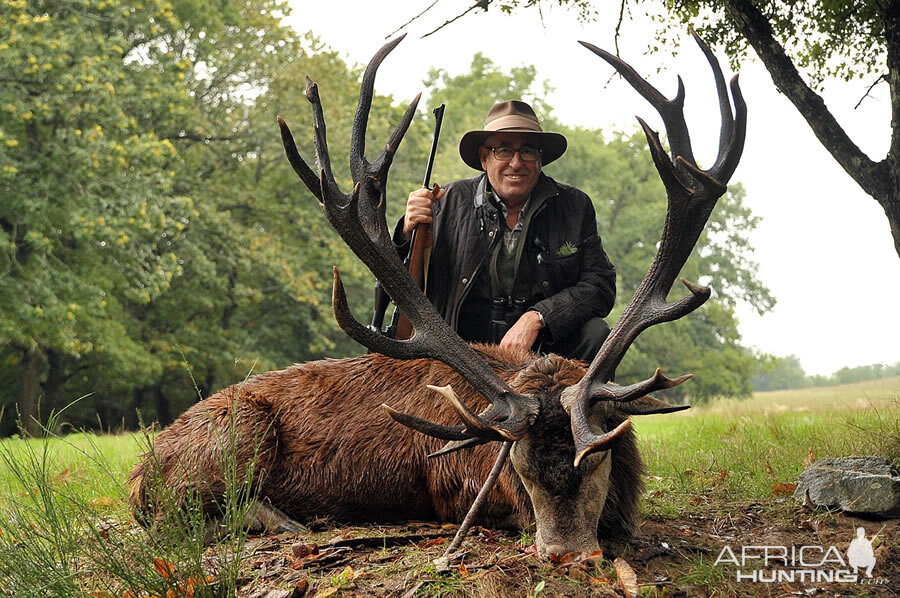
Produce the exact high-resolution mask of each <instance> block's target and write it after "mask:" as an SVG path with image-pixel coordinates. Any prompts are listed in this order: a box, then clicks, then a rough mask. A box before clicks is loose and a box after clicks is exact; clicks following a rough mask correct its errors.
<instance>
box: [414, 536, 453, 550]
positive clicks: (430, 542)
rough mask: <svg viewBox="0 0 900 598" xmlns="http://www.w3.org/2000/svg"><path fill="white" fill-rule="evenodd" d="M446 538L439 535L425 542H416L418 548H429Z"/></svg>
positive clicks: (441, 542)
mask: <svg viewBox="0 0 900 598" xmlns="http://www.w3.org/2000/svg"><path fill="white" fill-rule="evenodd" d="M446 539H447V538H444V537H440V538H434V539H433V540H427V541H425V542H419V543H418V544H416V546H418V547H419V548H431V547H432V546H437V545H438V544H443V543H444V541H445V540H446Z"/></svg>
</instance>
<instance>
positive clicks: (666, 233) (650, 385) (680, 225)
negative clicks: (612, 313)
mask: <svg viewBox="0 0 900 598" xmlns="http://www.w3.org/2000/svg"><path fill="white" fill-rule="evenodd" d="M692 33H693V32H692ZM693 35H694V37H695V39H697V41H698V43H699V44H700V48H701V50H702V51H703V52H704V54H705V55H706V57H707V60H708V62H709V63H710V66H711V67H712V69H713V75H714V77H715V80H716V90H717V94H718V96H719V106H720V112H721V114H722V128H721V133H720V136H719V155H718V158H717V160H716V164H715V165H714V166H713V168H711V169H709V170H706V171H704V170H701V169H700V168H698V167H697V165H696V163H695V162H694V159H693V157H692V156H691V155H690V140H689V137H688V134H687V128H686V125H685V122H684V114H683V110H682V108H683V102H682V100H683V98H684V92H683V88H682V86H681V79H680V78H679V93H678V96H677V97H676V98H675V100H672V101H668V100H665V98H663V97H662V96H661V94H659V92H658V91H657V90H656V89H655V88H654V87H653V86H651V85H650V84H649V83H647V82H646V81H644V80H642V79H641V78H640V77H639V76H638V75H637V73H636V72H635V71H634V69H632V68H631V67H630V66H629V65H628V64H626V63H625V62H623V61H622V60H620V59H619V58H617V57H615V56H612V55H611V54H609V53H608V52H604V51H603V50H600V49H599V48H596V47H594V46H591V45H590V44H585V43H584V42H582V45H584V46H585V47H587V48H588V49H589V50H591V51H592V52H594V53H595V54H597V55H598V56H600V57H601V58H603V59H604V60H606V61H607V62H609V63H610V64H612V66H613V67H615V68H616V70H617V71H619V73H621V74H622V76H623V77H624V78H625V79H626V80H627V81H628V82H629V83H630V84H631V85H632V87H634V88H635V89H636V90H637V91H638V93H640V94H641V95H642V96H644V97H645V98H646V99H647V100H648V101H649V102H650V103H651V104H652V105H653V106H654V107H655V108H656V109H657V110H658V111H659V113H660V115H661V116H662V117H663V122H664V123H665V126H666V131H667V132H668V134H669V140H670V142H671V144H672V154H673V155H674V156H675V159H674V161H673V160H672V159H670V158H669V156H668V154H667V153H666V152H665V150H664V149H663V147H662V144H661V143H660V141H659V135H657V133H656V132H654V131H653V130H651V129H650V127H649V126H647V123H645V122H644V121H643V120H641V119H640V118H639V119H638V120H639V122H640V124H641V127H642V128H643V130H644V134H645V135H646V137H647V143H648V144H649V147H650V154H651V156H652V157H653V161H654V164H655V165H656V169H657V171H659V176H660V178H661V179H662V182H663V185H664V186H665V188H666V194H667V196H668V208H667V210H666V221H665V225H664V227H663V232H662V236H661V238H660V243H659V249H658V250H657V252H656V257H655V258H654V259H653V263H652V264H651V265H650V269H649V270H648V271H647V274H646V275H645V276H644V280H643V281H641V284H640V286H639V287H638V289H637V291H636V292H635V294H634V297H632V299H631V301H630V302H629V303H628V306H627V307H626V308H625V311H624V312H622V316H621V317H620V318H619V321H618V322H617V323H616V325H615V327H613V330H612V331H611V332H610V334H609V336H608V337H607V339H606V341H605V342H604V343H603V346H602V347H601V348H600V351H599V353H598V354H597V356H596V357H595V358H594V360H593V362H591V365H590V367H589V368H588V371H587V373H586V374H585V375H584V377H583V378H582V379H581V380H580V381H579V382H578V384H576V385H574V386H571V387H569V388H567V389H566V390H565V391H564V392H563V397H562V402H563V406H564V407H565V408H566V409H567V410H568V411H569V416H570V418H571V422H572V433H573V436H574V438H575V442H576V463H578V462H579V461H580V459H582V458H583V457H584V456H586V455H588V454H590V453H592V452H594V451H597V450H604V449H605V448H606V447H608V446H609V443H610V442H612V441H613V440H614V439H615V438H617V437H618V432H617V430H619V428H616V429H615V430H612V431H610V432H607V433H606V434H603V435H600V436H597V435H595V434H594V433H593V432H592V431H591V429H590V425H589V421H588V413H589V410H590V408H591V406H592V405H593V404H594V403H595V402H596V401H598V400H611V401H615V402H616V403H617V405H620V406H621V407H620V409H619V410H620V411H622V412H625V413H662V412H668V411H674V410H676V409H675V408H674V407H673V406H669V405H668V404H666V403H663V402H661V401H656V399H653V401H649V400H646V399H647V397H646V395H647V393H649V392H652V391H654V390H660V389H665V388H671V387H672V386H675V385H677V384H681V383H682V382H684V381H685V380H687V379H688V377H689V376H682V377H680V378H675V379H669V378H666V377H665V376H663V375H662V373H661V372H660V371H659V370H657V371H656V374H655V375H654V376H653V377H651V378H650V379H648V380H645V381H643V382H639V383H637V384H633V385H630V386H626V387H615V386H614V385H610V384H608V383H607V381H608V380H609V379H610V377H611V376H612V373H613V372H614V371H615V369H616V367H617V366H618V365H619V362H621V360H622V358H623V357H624V356H625V352H626V351H627V350H628V348H629V347H630V346H631V344H632V343H633V342H634V340H635V339H636V338H637V337H638V335H639V334H640V333H641V332H642V331H643V330H645V329H646V328H648V327H650V326H652V325H654V324H658V323H661V322H667V321H671V320H675V319H677V318H680V317H682V316H685V315H687V314H688V313H690V312H691V311H693V310H695V309H697V308H698V307H699V306H700V305H702V304H703V303H704V302H705V301H706V300H707V299H708V298H709V296H710V289H709V288H707V287H703V286H699V285H695V284H693V283H691V282H688V281H686V280H685V279H683V278H682V279H681V282H682V283H684V285H685V286H686V287H687V288H688V290H689V291H690V295H688V296H687V297H684V298H683V299H681V300H679V301H676V302H674V303H668V302H667V301H666V296H667V295H668V294H669V291H670V290H671V288H672V285H673V284H674V282H675V278H676V277H677V276H678V272H679V271H680V270H681V268H682V267H683V266H684V263H685V262H686V261H687V259H688V257H689V256H690V254H691V252H692V251H693V249H694V246H695V245H696V243H697V239H699V238H700V235H701V233H702V232H703V228H704V227H705V226H706V221H707V220H708V219H709V215H710V214H711V213H712V210H713V208H715V205H716V202H717V201H718V199H719V197H721V196H722V195H723V194H724V193H725V191H726V183H727V182H728V178H729V177H730V176H731V174H732V173H733V172H734V168H735V167H736V166H737V162H738V160H739V159H740V155H741V152H742V151H743V144H744V135H745V131H746V122H747V120H746V104H745V103H744V101H743V97H742V96H741V94H740V88H739V87H738V85H737V81H736V79H735V80H733V81H732V86H731V88H732V94H733V95H734V104H735V110H736V115H735V116H734V117H732V113H731V107H730V104H729V101H728V94H727V89H726V87H725V79H724V77H723V76H722V72H721V69H720V68H719V64H718V61H717V60H716V59H715V56H713V55H712V52H711V51H710V50H709V48H708V46H706V44H704V43H703V41H702V40H700V39H699V37H697V35H696V34H695V33H693ZM673 128H674V130H673ZM679 146H680V147H679ZM640 400H643V403H641V404H637V403H636V402H637V401H640ZM629 405H632V406H631V407H629Z"/></svg>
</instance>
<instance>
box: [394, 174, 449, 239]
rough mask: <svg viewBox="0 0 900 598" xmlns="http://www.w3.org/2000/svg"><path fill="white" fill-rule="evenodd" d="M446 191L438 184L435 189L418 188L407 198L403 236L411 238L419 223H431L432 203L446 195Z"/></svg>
mask: <svg viewBox="0 0 900 598" xmlns="http://www.w3.org/2000/svg"><path fill="white" fill-rule="evenodd" d="M444 193H445V191H444V190H443V189H441V186H440V185H438V184H435V185H434V189H426V188H424V187H422V188H421V189H416V190H415V191H413V192H412V193H410V194H409V199H407V200H406V214H405V215H404V216H403V238H404V239H409V238H410V237H411V236H412V232H413V229H414V228H416V225H418V224H423V223H424V224H431V205H432V204H433V203H434V202H436V201H438V200H439V199H441V198H442V197H444Z"/></svg>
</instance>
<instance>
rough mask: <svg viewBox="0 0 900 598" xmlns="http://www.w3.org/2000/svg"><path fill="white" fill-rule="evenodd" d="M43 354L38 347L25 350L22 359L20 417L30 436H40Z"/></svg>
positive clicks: (23, 427) (24, 428)
mask: <svg viewBox="0 0 900 598" xmlns="http://www.w3.org/2000/svg"><path fill="white" fill-rule="evenodd" d="M43 361H44V360H43V355H41V352H40V351H39V350H38V349H31V350H27V351H25V358H24V359H23V360H22V387H21V388H20V389H19V402H18V408H19V418H20V421H21V425H22V429H23V430H24V431H25V433H26V434H27V435H28V436H35V437H36V436H40V435H41V426H40V423H39V422H40V419H39V418H40V412H39V409H38V405H39V401H40V396H41V370H42V369H43Z"/></svg>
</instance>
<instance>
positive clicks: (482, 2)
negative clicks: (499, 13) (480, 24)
mask: <svg viewBox="0 0 900 598" xmlns="http://www.w3.org/2000/svg"><path fill="white" fill-rule="evenodd" d="M491 1H492V0H478V1H477V2H476V3H475V4H473V5H472V6H470V7H469V8H467V9H466V10H464V11H463V12H461V13H460V14H458V15H456V16H455V17H453V18H452V19H450V20H448V21H444V24H443V25H440V26H438V27H437V28H435V29H433V30H431V31H429V32H428V33H426V34H425V35H423V36H422V38H421V39H425V38H426V37H428V36H429V35H431V34H433V33H437V32H438V31H440V30H441V29H443V28H444V27H446V26H447V25H449V24H450V23H452V22H454V21H457V20H459V19H461V18H463V17H464V16H466V15H467V14H469V13H470V12H472V10H474V9H476V8H481V9H483V10H487V9H488V5H489V4H490V3H491Z"/></svg>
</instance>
